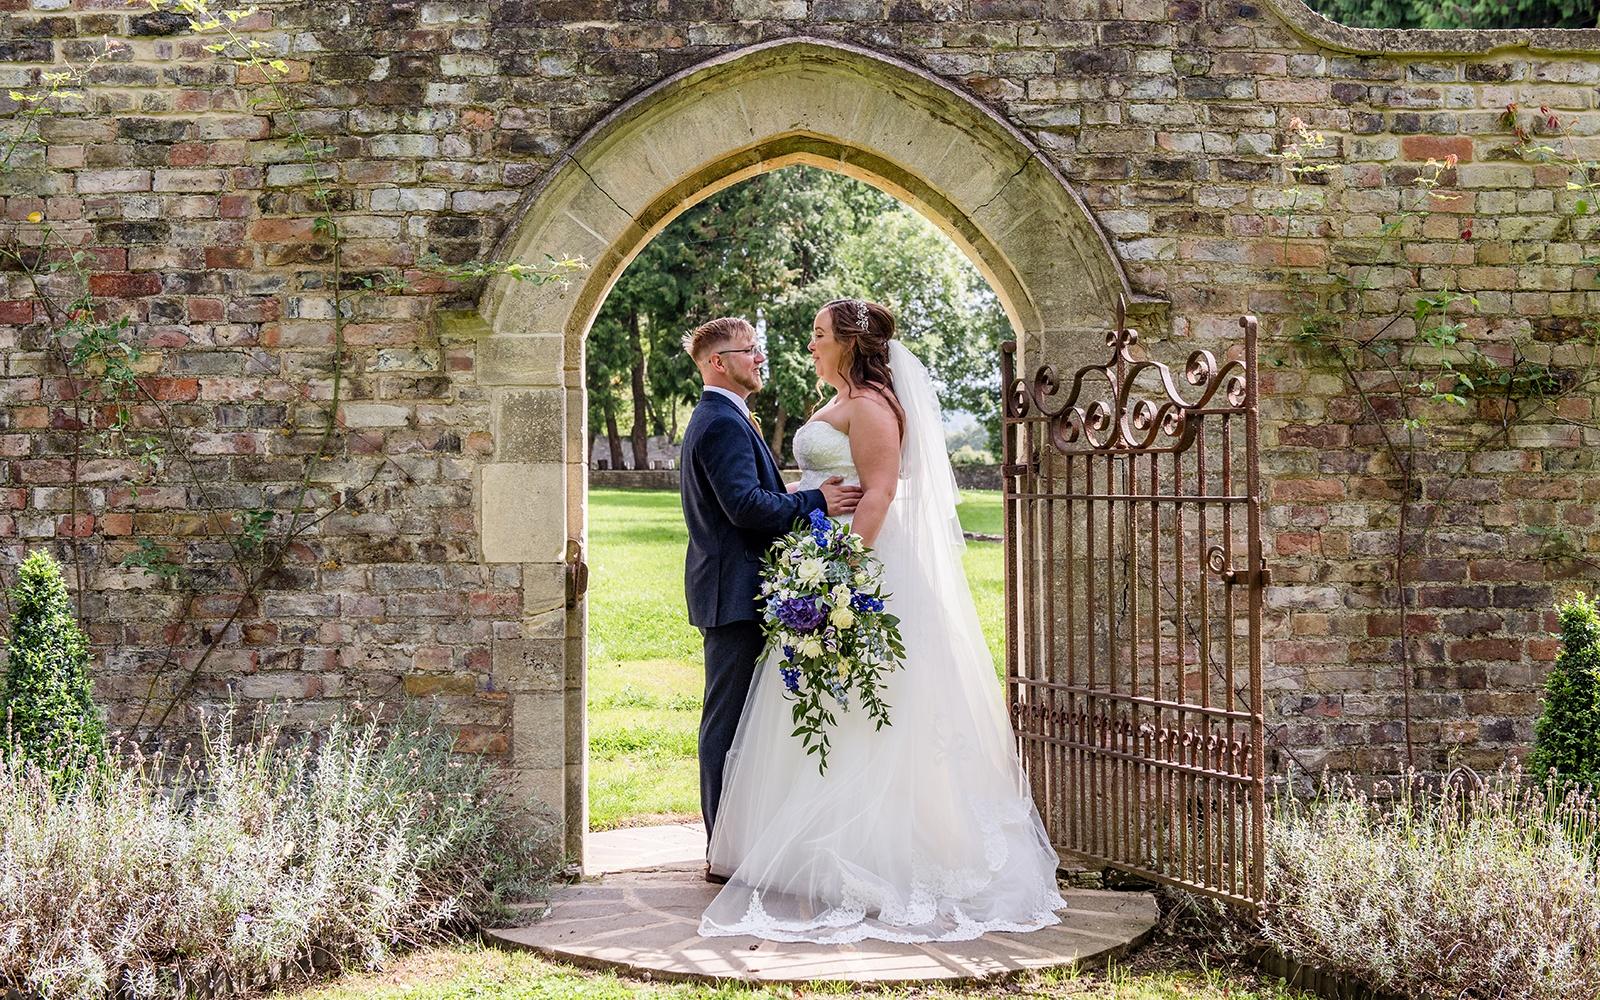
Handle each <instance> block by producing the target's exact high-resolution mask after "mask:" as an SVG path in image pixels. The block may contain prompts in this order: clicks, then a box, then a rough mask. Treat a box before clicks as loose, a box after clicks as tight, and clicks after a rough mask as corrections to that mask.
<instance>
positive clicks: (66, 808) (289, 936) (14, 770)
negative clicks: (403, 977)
mask: <svg viewBox="0 0 1600 1000" xmlns="http://www.w3.org/2000/svg"><path fill="white" fill-rule="evenodd" d="M234 737H235V733H234V727H233V724H232V721H231V719H228V718H224V719H222V720H219V721H217V722H215V723H213V724H212V725H210V726H209V727H208V729H207V732H206V735H205V739H204V741H203V743H202V746H201V748H200V750H199V751H198V752H196V753H194V754H192V755H189V756H187V757H185V758H182V759H178V760H162V759H139V758H135V759H133V760H132V761H131V762H128V763H127V766H115V765H113V766H110V767H107V768H104V769H101V770H99V771H97V772H95V773H94V774H92V775H91V776H90V777H89V778H88V779H87V780H86V782H85V783H84V784H83V785H81V786H80V787H78V788H77V789H76V790H73V791H70V792H62V791H58V790H57V789H56V788H54V787H52V785H51V783H50V782H49V781H48V780H46V779H45V778H44V777H43V776H42V775H41V773H40V772H39V771H38V769H37V768H35V767H32V766H29V765H25V764H22V763H19V762H12V763H11V764H10V765H9V766H6V767H5V768H4V769H3V770H0V984H3V985H6V986H11V987H16V988H19V989H22V990H23V991H24V992H32V993H36V994H39V995H41V996H45V997H51V998H55V997H75V998H77V997H81V998H89V997H94V998H97V1000H98V998H103V997H105V996H107V995H109V994H110V993H111V992H113V991H120V992H121V993H123V994H125V995H130V996H135V997H151V996H170V995H174V994H182V993H184V992H196V991H199V992H206V991H212V990H220V991H224V992H231V991H237V990H242V989H247V988H249V987H251V986H252V985H259V984H261V983H263V982H266V981H271V980H276V979H279V978H283V977H287V976H293V975H295V974H296V973H297V972H302V971H306V970H309V969H311V968H313V967H315V968H318V969H327V968H335V969H336V968H342V967H346V966H351V965H360V966H363V967H368V968H372V967H377V966H380V965H382V964H383V963H384V962H385V960H386V959H387V958H388V957H389V956H390V955H391V954H392V953H393V951H394V950H395V949H397V948H400V947H403V946H407V945H412V944H415V943H418V942H421V941H423V940H427V939H430V938H434V937H437V936H440V935H443V934H447V933H450V932H451V931H453V930H456V929H459V928H462V927H465V926H470V924H471V923H472V922H474V921H476V920H479V919H483V918H486V917H491V916H493V915H494V914H496V913H497V912H499V910H500V909H501V908H502V907H503V906H504V904H505V902H506V900H507V899H508V897H510V896H512V895H523V894H526V893H528V892H530V891H531V890H533V889H534V888H535V887H536V886H537V884H538V883H539V881H540V876H541V875H542V874H543V873H545V872H546V871H548V868H547V867H546V866H545V864H546V863H545V862H543V861H542V859H543V858H545V857H546V856H547V855H546V853H545V852H544V851H542V850H540V847H541V845H540V844H538V843H536V842H534V841H533V840H532V839H531V835H519V834H515V833H512V832H509V831H513V830H516V829H529V828H530V824H526V823H523V824H516V823H513V822H511V820H512V819H513V817H512V815H511V812H510V809H509V806H508V804H507V803H506V801H505V800H504V798H502V797H501V796H500V795H499V794H498V793H497V792H496V791H495V785H494V783H493V780H492V779H493V773H492V772H491V771H489V770H488V768H487V767H486V766H485V765H483V764H481V763H479V762H476V761H463V760H460V759H458V758H457V755H455V754H452V753H451V752H450V740H449V738H448V736H447V735H446V734H445V733H442V732H440V731H438V730H437V729H436V728H435V727H434V726H433V725H431V724H429V723H426V722H424V723H420V724H409V723H407V722H405V721H402V723H400V724H397V725H392V726H385V725H379V724H378V723H375V722H360V721H357V720H344V721H340V722H336V723H334V724H333V725H331V726H330V727H328V728H326V729H324V730H323V731H322V732H321V733H320V734H319V736H318V738H317V739H316V740H315V741H314V742H305V741H295V740H291V739H288V738H287V737H285V736H283V735H282V734H281V733H278V732H275V731H270V730H267V731H260V730H258V731H256V732H254V733H252V734H251V736H250V738H247V739H244V740H240V741H235V739H234Z"/></svg>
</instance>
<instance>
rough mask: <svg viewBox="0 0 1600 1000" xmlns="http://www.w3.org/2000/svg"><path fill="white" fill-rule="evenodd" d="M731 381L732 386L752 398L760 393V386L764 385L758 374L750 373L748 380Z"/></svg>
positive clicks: (736, 379)
mask: <svg viewBox="0 0 1600 1000" xmlns="http://www.w3.org/2000/svg"><path fill="white" fill-rule="evenodd" d="M731 381H732V382H733V384H734V385H736V386H738V387H739V388H740V389H742V390H744V393H745V395H748V396H753V395H755V394H756V393H758V392H760V391H761V386H762V385H764V384H765V383H763V382H762V381H761V373H760V372H752V373H751V374H750V377H749V378H735V379H732V380H731Z"/></svg>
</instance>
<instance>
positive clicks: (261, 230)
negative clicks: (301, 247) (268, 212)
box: [250, 219, 314, 243]
mask: <svg viewBox="0 0 1600 1000" xmlns="http://www.w3.org/2000/svg"><path fill="white" fill-rule="evenodd" d="M312 226H313V222H312V220H311V219H258V220H256V222H254V223H253V224H251V226H250V238H251V239H253V240H256V241H257V242H259V243H304V242H308V241H309V240H311V238H312V236H313V235H314V234H313V232H312Z"/></svg>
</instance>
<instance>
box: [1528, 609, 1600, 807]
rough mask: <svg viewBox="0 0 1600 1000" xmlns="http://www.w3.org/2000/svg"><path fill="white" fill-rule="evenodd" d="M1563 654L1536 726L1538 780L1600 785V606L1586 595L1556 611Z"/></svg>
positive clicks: (1534, 764) (1549, 682)
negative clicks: (1550, 778)
mask: <svg viewBox="0 0 1600 1000" xmlns="http://www.w3.org/2000/svg"><path fill="white" fill-rule="evenodd" d="M1556 613H1557V614H1558V615H1560V618H1561V654H1560V655H1559V656H1558V657H1556V665H1555V667H1554V668H1552V669H1551V671H1550V676H1549V678H1548V679H1547V680H1546V681H1545V688H1544V712H1543V713H1542V714H1541V715H1540V716H1539V721H1538V722H1536V723H1534V727H1533V755H1532V756H1531V757H1530V758H1529V761H1528V763H1529V766H1530V767H1531V768H1532V769H1533V773H1534V774H1535V775H1536V776H1541V777H1542V776H1543V775H1545V774H1546V773H1548V772H1551V771H1554V772H1555V773H1556V775H1557V777H1558V778H1561V779H1566V780H1570V781H1578V782H1581V783H1583V784H1586V785H1589V786H1590V787H1591V788H1593V787H1597V786H1600V605H1597V604H1596V602H1595V601H1594V600H1592V599H1591V598H1588V597H1585V596H1584V595H1582V594H1579V595H1577V596H1576V597H1574V598H1573V599H1572V600H1570V601H1568V602H1566V603H1565V604H1562V605H1560V606H1559V607H1557V608H1556Z"/></svg>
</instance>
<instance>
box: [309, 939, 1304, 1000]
mask: <svg viewBox="0 0 1600 1000" xmlns="http://www.w3.org/2000/svg"><path fill="white" fill-rule="evenodd" d="M1152 957H1153V958H1154V959H1155V961H1145V962H1143V963H1141V964H1142V965H1143V966H1144V967H1142V968H1138V969H1128V968H1126V967H1120V966H1119V967H1113V968H1111V969H1092V970H1074V969H1065V970H1058V971H1052V972H1049V973H1044V974H1038V975H1029V976H1024V977H1022V978H1020V979H1017V980H1013V981H1010V982H1005V983H997V984H994V985H990V986H980V987H942V986H929V987H914V988H908V987H901V988H884V989H871V990H870V991H868V990H864V989H862V988H861V987H858V986H854V985H850V984H843V983H814V984H807V985H804V986H766V987H752V986H747V985H744V984H739V983H728V984H726V985H722V986H709V985H701V984H697V983H660V982H648V981H644V980H636V979H631V978H622V977H619V976H616V975H614V974H611V973H605V972H592V971H587V970H582V969H576V968H572V967H570V966H566V965H560V964H558V963H555V962H549V961H546V960H544V959H541V958H538V957H536V956H534V955H533V954H531V953H529V952H507V951H499V950H496V949H485V948H481V947H477V946H474V945H459V946H455V947H438V948H427V949H423V950H421V951H418V952H414V953H412V954H410V955H408V956H405V957H404V958H402V959H400V960H399V961H397V962H396V963H395V964H394V965H393V966H391V967H390V968H389V969H388V970H387V971H384V972H380V973H370V974H361V973H356V974H351V975H347V976H343V977H341V978H340V979H337V980H335V981H334V982H331V983H329V984H327V985H324V986H319V987H316V988H313V989H309V990H306V991H303V992H300V993H295V994H288V995H289V996H294V997H295V998H296V1000H454V998H461V997H472V998H474V1000H635V998H637V1000H758V998H760V1000H806V998H812V997H830V996H860V995H867V996H872V997H880V998H883V1000H956V998H969V1000H1008V998H1011V997H1019V996H1025V997H1039V998H1048V1000H1057V998H1059V1000H1069V998H1070V1000H1300V998H1304V997H1305V994H1301V993H1298V992H1297V991H1294V990H1288V989H1285V988H1283V987H1282V986H1280V985H1277V984H1274V983H1268V982H1264V981H1262V980H1260V979H1259V978H1258V977H1254V976H1249V975H1246V974H1241V973H1239V972H1235V971H1231V970H1216V969H1212V970H1205V969H1195V968H1192V967H1189V966H1188V964H1187V962H1185V961H1184V956H1181V955H1178V954H1169V955H1166V956H1152ZM279 996H280V997H284V996H286V995H285V994H279Z"/></svg>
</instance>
